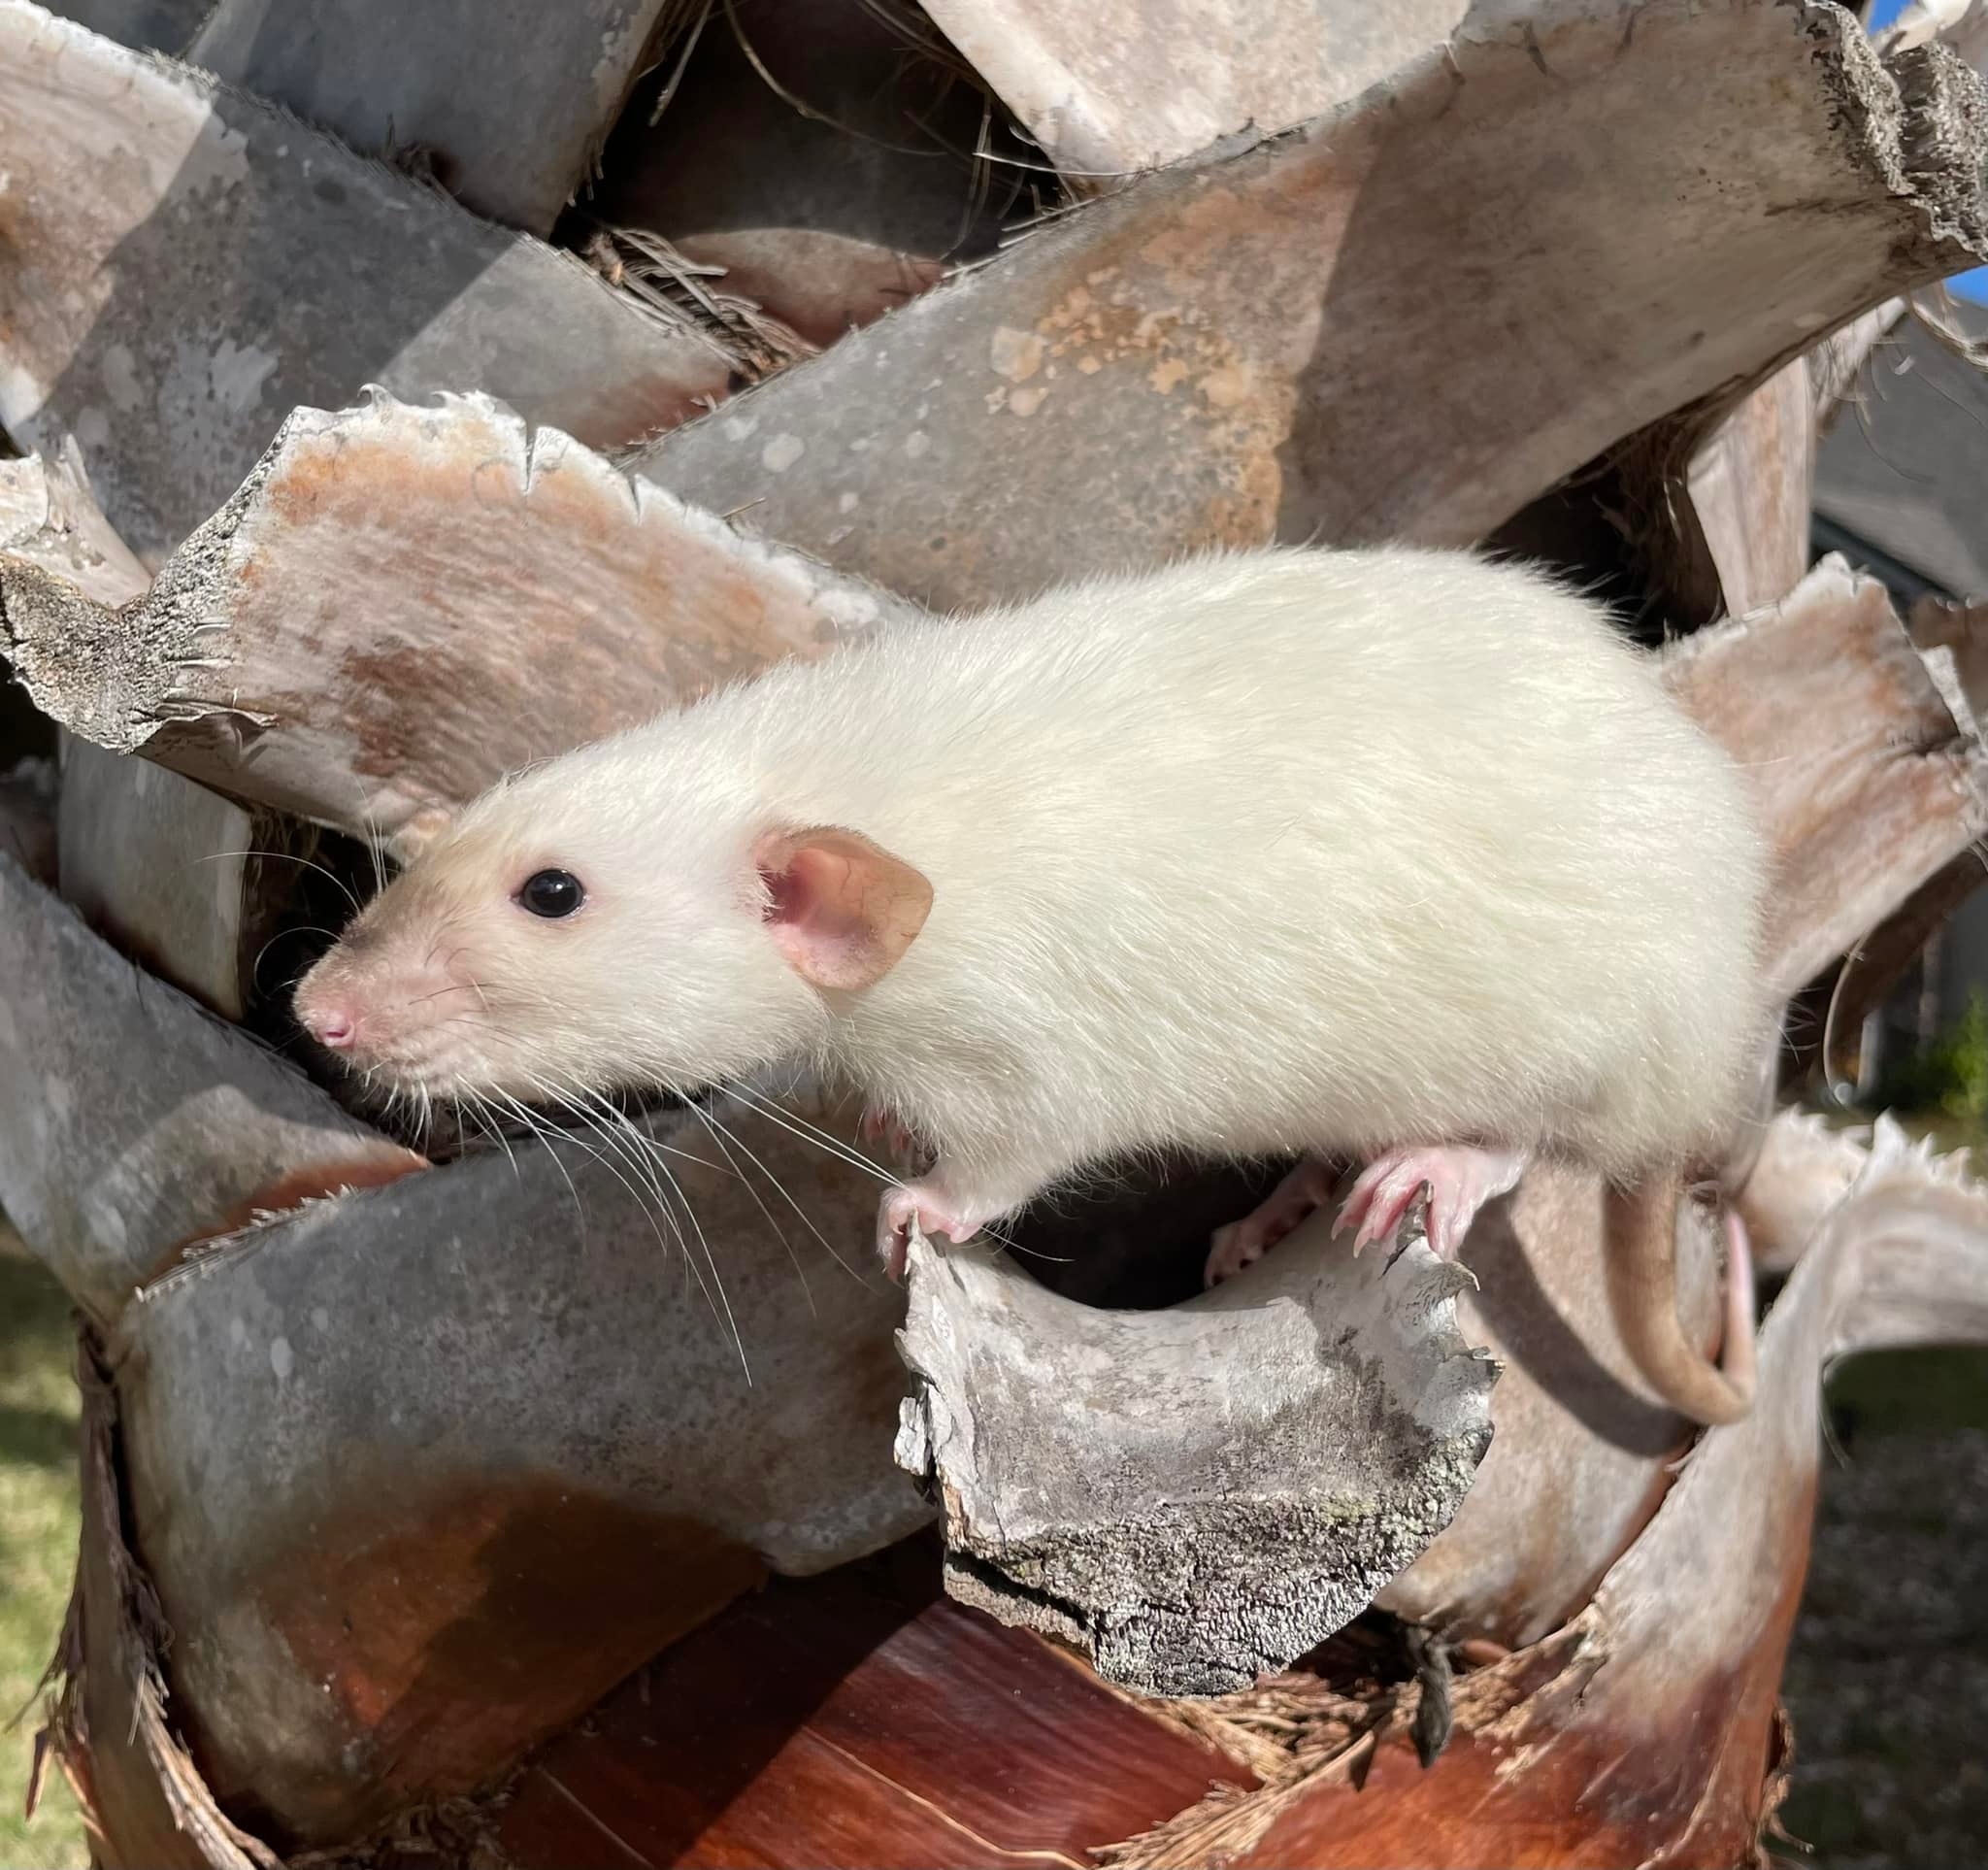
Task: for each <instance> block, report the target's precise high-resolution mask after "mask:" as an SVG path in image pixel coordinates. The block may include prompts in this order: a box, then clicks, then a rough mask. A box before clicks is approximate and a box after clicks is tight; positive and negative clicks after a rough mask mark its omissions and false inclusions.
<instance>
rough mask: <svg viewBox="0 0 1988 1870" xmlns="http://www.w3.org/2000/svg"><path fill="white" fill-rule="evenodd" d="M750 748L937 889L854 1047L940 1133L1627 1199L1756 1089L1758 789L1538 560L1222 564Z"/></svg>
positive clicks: (1051, 605)
mask: <svg viewBox="0 0 1988 1870" xmlns="http://www.w3.org/2000/svg"><path fill="white" fill-rule="evenodd" d="M720 719H724V720H728V721H729V723H730V724H729V726H727V727H726V728H725V729H724V732H725V737H726V738H727V739H728V740H729V741H730V742H731V743H732V744H733V746H734V747H735V748H736V747H737V746H739V745H740V744H742V743H749V744H750V745H751V747H752V749H753V753H752V759H753V763H754V766H755V769H756V772H757V776H758V783H759V784H760V785H763V786H764V787H765V788H766V789H765V798H766V802H767V804H768V805H769V806H770V807H771V808H772V809H773V810H774V811H775V812H776V814H784V815H787V816H790V817H793V818H797V819H799V820H800V821H803V822H807V821H814V820H825V821H829V822H835V823H841V824H845V825H849V826H852V827H856V828H860V829H861V830H863V831H864V832H865V833H866V834H867V835H869V836H871V837H873V838H875V839H876V840H877V841H878V842H879V843H880V844H882V845H884V846H886V847H887V848H888V849H890V850H892V851H893V852H896V853H897V854H898V855H900V856H902V857H903V858H904V859H905V860H906V861H907V862H909V863H911V864H913V865H915V866H917V867H918V868H919V869H920V870H921V871H923V872H924V874H925V875H926V876H927V877H928V878H929V879H930V880H931V883H932V885H933V888H934V892H935V893H934V907H933V910H932V914H931V918H930V920H929V922H928V923H927V925H926V928H925V931H924V933H923V934H922V936H921V937H920V939H919V940H918V942H917V943H916V944H914V945H913V947H912V948H911V952H909V953H908V954H907V955H906V957H905V959H904V961H903V962H902V963H900V965H899V966H898V967H897V969H896V970H895V971H894V972H893V973H892V974H891V976H890V977H889V978H888V979H886V980H885V981H883V982H881V983H879V984H878V986H877V987H876V988H874V989H873V990H872V991H871V992H870V993H869V994H867V995H866V996H865V1004H864V1006H863V1007H862V1008H861V1009H860V1012H859V1015H858V1016H857V1017H855V1018H852V1019H851V1020H850V1022H849V1024H848V1028H847V1040H846V1043H847V1046H848V1048H849V1050H850V1052H851V1054H852V1058H851V1062H853V1063H854V1064H855V1065H856V1066H857V1069H858V1070H859V1072H860V1073H861V1074H862V1075H865V1076H875V1077H880V1078H882V1079H884V1080H885V1081H886V1082H889V1081H895V1082H897V1083H899V1084H901V1085H904V1086H905V1087H906V1090H907V1102H908V1103H910V1104H911V1105H913V1106H916V1107H921V1108H923V1109H925V1110H926V1111H927V1112H928V1113H930V1114H931V1116H932V1118H933V1120H935V1121H936V1122H937V1123H938V1124H939V1126H940V1127H941V1128H942V1129H944V1128H949V1127H951V1126H952V1125H954V1124H956V1123H957V1124H966V1125H969V1126H971V1125H972V1124H975V1123H980V1124H986V1123H992V1122H996V1121H999V1122H1004V1123H1009V1124H1012V1123H1014V1122H1017V1121H1023V1120H1028V1119H1024V1118H1023V1116H1022V1114H1021V1112H1022V1107H1023V1106H1026V1108H1027V1110H1028V1111H1030V1112H1032V1113H1033V1114H1034V1119H1035V1120H1040V1121H1042V1122H1043V1123H1044V1124H1045V1125H1050V1124H1053V1125H1059V1126H1062V1127H1063V1128H1064V1129H1065V1130H1066V1131H1069V1130H1071V1129H1073V1128H1074V1129H1075V1130H1077V1131H1078V1132H1080V1134H1081V1140H1082V1142H1083V1145H1084V1147H1085V1148H1086V1150H1088V1151H1091V1152H1105V1151H1109V1150H1113V1149H1121V1148H1137V1147H1142V1146H1150V1145H1156V1144H1161V1143H1166V1142H1180V1143H1186V1144H1198V1145H1202V1146H1209V1145H1212V1146H1215V1147H1223V1148H1229V1149H1234V1150H1239V1151H1258V1150H1269V1149H1291V1150H1303V1149H1306V1148H1310V1147H1314V1146H1315V1145H1316V1144H1317V1143H1318V1141H1319V1139H1320V1137H1321V1135H1328V1136H1331V1137H1333V1138H1334V1139H1335V1140H1338V1141H1341V1142H1342V1143H1344V1144H1345V1145H1347V1146H1348V1147H1353V1148H1371V1147H1379V1146H1381V1145H1384V1144H1387V1143H1391V1142H1395V1141H1398V1140H1400V1139H1401V1138H1402V1137H1404V1136H1409V1137H1412V1136H1417V1135H1428V1136H1468V1135H1470V1134H1472V1133H1474V1132H1476V1131H1480V1130H1484V1129H1486V1128H1492V1129H1495V1130H1496V1131H1497V1132H1498V1133H1500V1134H1502V1135H1504V1136H1506V1137H1508V1138H1509V1139H1510V1140H1513V1141H1519V1142H1541V1143H1546V1144H1554V1143H1559V1144H1562V1145H1566V1146H1568V1147H1571V1148H1574V1149H1575V1150H1577V1151H1579V1152H1581V1153H1583V1154H1584V1155H1586V1156H1588V1157H1589V1158H1590V1159H1592V1160H1594V1161H1596V1162H1597V1164H1598V1166H1601V1167H1604V1168H1611V1169H1620V1170H1622V1171H1624V1172H1628V1171H1630V1170H1633V1169H1635V1168H1637V1167H1639V1166H1640V1165H1641V1164H1642V1163H1644V1162H1646V1161H1647V1160H1650V1159H1653V1158H1660V1157H1666V1156H1671V1155H1673V1154H1675V1153H1676V1152H1679V1151H1680V1150H1681V1149H1686V1148H1689V1147H1694V1146H1695V1145H1696V1143H1697V1142H1698V1141H1699V1140H1700V1138H1699V1136H1698V1134H1697V1132H1698V1131H1700V1130H1703V1131H1706V1133H1707V1134H1709V1133H1710V1132H1714V1131H1716V1129H1717V1127H1718V1126H1719V1124H1720V1123H1721V1121H1722V1120H1723V1119H1724V1118H1725V1116H1726V1114H1727V1108H1728V1103H1729V1100H1730V1099H1731V1098H1732V1097H1733V1096H1734V1095H1736V1094H1737V1089H1738V1085H1739V1081H1740V1076H1741V1071H1742V1067H1743V1064H1744V1062H1745V1059H1746V1056H1747V1052H1748V1046H1749V1044H1750V1041H1751V1038H1752V1035H1753V1032H1754V1029H1755V1020H1756V1013H1757V1009H1756V1003H1755V986H1754V978H1755V933H1756V921H1757V918H1758V913H1759V904H1760V897H1761V892H1762V884H1763V877H1762V856H1761V851H1760V846H1759V840H1758V835H1757V833H1756V831H1755V829H1754V826H1753V822H1752V819H1751V816H1750V812H1749V808H1748V803H1747V800H1746V798H1745V795H1744V790H1743V785H1742V783H1741V780H1740V777H1739V774H1738V772H1737V771H1736V769H1735V768H1734V766H1733V765H1732V763H1731V761H1730V760H1729V759H1728V758H1727V757H1726V756H1725V755H1724V754H1723V753H1722V752H1721V751H1719V750H1717V749H1716V748H1715V747H1714V746H1713V745H1712V744H1711V743H1710V742H1709V741H1708V740H1707V739H1706V737H1705V736H1704V735H1703V734H1702V733H1701V732H1700V731H1699V730H1698V729H1697V728H1696V726H1695V725H1694V724H1693V723H1692V722H1690V721H1689V720H1688V719H1687V718H1685V716H1684V715H1683V713H1682V712H1681V711H1680V710H1679V709H1678V708H1677V706H1676V705H1675V703H1674V702H1673V700H1672V699H1671V698H1670V696H1669V695H1668V693H1667V692H1666V691H1665V689H1664V687H1663V685H1662V684H1661V681H1660V679H1659V675H1658V670H1657V665H1656V663H1655V662H1654V660H1653V659H1652V658H1649V657H1647V656H1645V655H1643V654H1641V653H1640V651H1636V650H1635V649H1634V648H1632V647H1631V646H1630V645H1628V644H1627V643H1626V642H1624V641H1623V640H1622V639H1621V638H1620V637H1619V636H1618V634H1617V633H1616V631H1615V630H1614V628H1613V627H1612V625H1611V624H1610V622H1609V620H1608V618H1607V616H1606V614H1605V613H1603V612H1602V611H1601V610H1600V609H1599V607H1597V606H1595V605H1593V604H1591V603H1589V602H1588V601H1586V600H1584V599H1582V598H1580V597H1578V596H1576V595H1574V594H1573V593H1571V592H1570V591H1568V590H1566V589H1565V588H1563V587H1561V586H1559V585H1557V584H1553V583H1551V582H1549V581H1548V580H1546V579H1544V578H1542V577H1541V576H1539V575H1538V574H1535V573H1532V572H1530V571H1527V570H1525V569H1523V568H1520V567H1517V566H1512V565H1500V564H1494V563H1491V562H1489V561H1486V560H1483V559H1479V558H1476V557H1474V556H1470V555H1466V554H1461V553H1453V552H1432V551H1415V550H1410V549H1406V548H1387V549H1377V550H1372V551H1309V550H1294V551H1265V552H1250V553H1235V554H1228V555H1221V556H1215V557H1209V558H1203V559H1198V560H1194V561H1190V562H1187V563H1184V564H1180V565H1176V566H1174V567H1170V568H1167V569H1164V570H1161V571H1158V572H1154V573H1150V574H1146V575H1143V576H1139V577H1134V578H1123V579H1111V580H1102V581H1096V582H1092V583H1089V584H1080V585H1076V586H1071V587H1066V588H1064V589H1060V590H1057V591H1055V592H1052V593H1050V594H1049V595H1047V596H1045V597H1044V598H1042V599H1040V600H1038V601H1036V602H1034V603H1032V604H1029V605H1025V606H1020V607H1015V608H1011V609H1008V610H1003V611H995V612H988V613H983V614H981V615H979V616H976V617H970V618H960V619H953V620H947V621H943V622H938V621H935V622H932V623H929V624H917V625H908V626H902V627H898V628H894V629H892V630H889V631H887V632H885V633H883V634H882V635H881V636H879V637H878V639H875V640H873V641H872V642H870V643H868V644H866V645H864V646H861V647H859V648H858V649H856V650H854V651H850V652H847V653H844V654H840V655H838V656H836V657H833V658H831V659H830V660H829V661H828V662H827V663H825V664H822V665H817V666H815V667H813V668H793V669H786V670H781V671H778V672H776V673H775V674H774V675H773V676H772V677H771V678H769V679H768V680H767V681H765V682H762V683H759V684H755V685H750V686H748V687H747V688H746V689H742V690H738V691H735V693H734V695H733V696H731V697H720V698H719V701H718V703H717V705H716V708H715V710H714V711H713V714H712V721H711V724H712V726H713V727H715V726H716V725H717V724H718V723H719V721H720ZM962 1059H970V1060H975V1061H977V1066H978V1069H977V1070H971V1069H970V1070H967V1071H964V1072H963V1071H962V1070H961V1061H962ZM942 1106H944V1108H943V1109H942V1108H941V1107H942Z"/></svg>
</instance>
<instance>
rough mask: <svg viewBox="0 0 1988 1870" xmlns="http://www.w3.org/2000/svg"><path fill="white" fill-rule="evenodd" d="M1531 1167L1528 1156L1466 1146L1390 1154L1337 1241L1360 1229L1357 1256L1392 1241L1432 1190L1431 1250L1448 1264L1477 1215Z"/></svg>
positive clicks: (1349, 1212)
mask: <svg viewBox="0 0 1988 1870" xmlns="http://www.w3.org/2000/svg"><path fill="white" fill-rule="evenodd" d="M1525 1166H1526V1157H1525V1153H1524V1152H1522V1151H1518V1150H1479V1149H1474V1148H1471V1147H1469V1146H1468V1145H1463V1144H1453V1145H1450V1146H1448V1147H1445V1148H1441V1149H1415V1150H1388V1151H1386V1152H1383V1153H1382V1154H1380V1155H1376V1156H1375V1158H1374V1160H1373V1161H1372V1162H1370V1163H1368V1165H1367V1166H1366V1168H1364V1169H1363V1170H1361V1172H1360V1179H1359V1180H1358V1181H1357V1182H1355V1183H1354V1184H1353V1190H1352V1192H1351V1193H1350V1194H1349V1195H1347V1196H1346V1205H1345V1206H1344V1207H1343V1208H1342V1209H1341V1210H1340V1218H1339V1219H1338V1220H1336V1221H1335V1222H1334V1223H1333V1229H1332V1231H1333V1236H1334V1238H1335V1239H1337V1238H1338V1236H1339V1235H1341V1234H1342V1233H1343V1232H1344V1231H1345V1230H1346V1229H1347V1228H1348V1227H1352V1228H1354V1229H1356V1230H1357V1231H1356V1232H1355V1233H1354V1235H1353V1252H1356V1253H1357V1252H1359V1251H1360V1249H1361V1248H1363V1247H1365V1246H1367V1245H1368V1244H1369V1243H1370V1242H1372V1241H1376V1240H1385V1239H1387V1238H1388V1236H1389V1235H1391V1234H1392V1233H1393V1232H1394V1230H1395V1229H1396V1228H1397V1227H1399V1226H1400V1225H1401V1224H1402V1222H1403V1221H1404V1220H1405V1219H1407V1218H1408V1210H1409V1209H1410V1208H1412V1207H1413V1206H1414V1205H1415V1197H1416V1196H1417V1195H1418V1194H1420V1193H1421V1192H1422V1190H1423V1188H1424V1187H1426V1188H1427V1189H1428V1190H1429V1245H1430V1247H1431V1248H1432V1249H1433V1250H1434V1251H1435V1252H1438V1253H1439V1254H1441V1256H1442V1257H1443V1258H1444V1259H1452V1258H1454V1257H1455V1255H1456V1250H1457V1249H1458V1248H1459V1247H1460V1246H1462V1245H1463V1239H1464V1236H1465V1235H1466V1234H1467V1233H1469V1232H1470V1230H1471V1222H1472V1221H1473V1220H1474V1219H1476V1218H1477V1210H1478V1209H1480V1208H1481V1207H1483V1205H1484V1204H1485V1202H1487V1201H1489V1200H1491V1199H1492V1198H1493V1197H1494V1196H1496V1195H1502V1194H1505V1193H1507V1192H1508V1190H1509V1189H1510V1188H1512V1187H1513V1186H1514V1185H1516V1183H1517V1182H1518V1179H1519V1177H1520V1176H1521V1175H1523V1174H1524V1173H1525Z"/></svg>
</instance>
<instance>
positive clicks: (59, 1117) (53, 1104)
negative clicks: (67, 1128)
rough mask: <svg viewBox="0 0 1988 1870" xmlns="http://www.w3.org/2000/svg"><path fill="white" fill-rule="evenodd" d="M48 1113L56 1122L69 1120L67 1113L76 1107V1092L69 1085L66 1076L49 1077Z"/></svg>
mask: <svg viewBox="0 0 1988 1870" xmlns="http://www.w3.org/2000/svg"><path fill="white" fill-rule="evenodd" d="M48 1097H49V1115H50V1117H52V1118H53V1119H55V1121H56V1122H58V1123H66V1122H68V1121H69V1113H70V1112H71V1111H72V1110H74V1109H75V1108H76V1093H75V1092H74V1091H73V1090H71V1089H70V1087H69V1080H68V1079H66V1078H50V1080H49V1085H48Z"/></svg>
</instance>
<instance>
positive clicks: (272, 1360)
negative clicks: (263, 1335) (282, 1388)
mask: <svg viewBox="0 0 1988 1870" xmlns="http://www.w3.org/2000/svg"><path fill="white" fill-rule="evenodd" d="M269 1367H270V1368H271V1369H272V1370H274V1371H275V1372H276V1380H277V1382H278V1383H288V1382H289V1380H290V1372H291V1371H292V1370H294V1369H295V1368H296V1367H297V1353H296V1352H294V1351H292V1350H291V1349H290V1341H289V1339H288V1338H271V1339H270V1341H269Z"/></svg>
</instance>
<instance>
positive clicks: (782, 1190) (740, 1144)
mask: <svg viewBox="0 0 1988 1870" xmlns="http://www.w3.org/2000/svg"><path fill="white" fill-rule="evenodd" d="M692 1108H693V1109H696V1110H698V1112H699V1115H701V1116H702V1115H703V1110H702V1107H701V1106H692ZM705 1121H706V1123H707V1124H709V1125H715V1130H714V1132H713V1140H715V1141H717V1143H718V1147H719V1148H720V1149H723V1148H724V1139H729V1140H730V1141H731V1143H732V1144H733V1145H734V1146H735V1147H736V1148H738V1149H739V1150H741V1151H743V1152H745V1155H746V1160H747V1161H748V1162H750V1163H751V1164H752V1165H753V1167H755V1168H756V1169H757V1170H758V1171H759V1172H760V1174H761V1175H763V1176H765V1177H766V1179H767V1180H768V1181H769V1182H770V1183H772V1184H773V1185H774V1187H775V1189H776V1190H777V1191H778V1192H779V1197H780V1199H781V1200H782V1201H784V1202H785V1203H786V1204H787V1206H788V1207H790V1208H791V1209H793V1211H794V1213H795V1214H796V1215H798V1216H799V1217H800V1219H801V1222H802V1225H804V1226H805V1227H806V1228H807V1229H808V1231H809V1232H810V1233H811V1234H812V1235H813V1236H814V1238H815V1239H816V1240H818V1241H820V1243H821V1245H822V1247H823V1249H824V1250H825V1251H826V1252H827V1253H828V1256H829V1258H830V1259H832V1260H834V1261H835V1263H836V1264H837V1265H838V1266H840V1267H841V1268H842V1269H843V1271H844V1272H845V1273H846V1274H848V1276H849V1277H850V1278H851V1279H852V1280H854V1281H855V1282H856V1283H857V1284H858V1285H862V1284H863V1283H864V1282H863V1275H862V1274H861V1273H859V1272H858V1271H857V1270H856V1269H855V1268H854V1267H853V1266H851V1265H850V1264H849V1262H848V1261H847V1260H845V1258H844V1257H843V1256H842V1254H840V1253H839V1252H836V1250H835V1247H834V1245H833V1243H831V1241H830V1240H829V1238H828V1236H827V1235H826V1234H824V1233H823V1232H822V1231H821V1229H820V1228H819V1227H817V1226H816V1225H815V1224H814V1220H813V1218H812V1216H811V1215H810V1214H809V1213H808V1211H807V1210H806V1209H805V1208H803V1207H802V1206H801V1204H800V1203H799V1202H798V1201H796V1200H795V1199H794V1197H793V1196H792V1195H791V1194H789V1193H788V1192H787V1186H786V1184H785V1183H783V1182H782V1181H781V1180H780V1179H779V1176H777V1175H775V1174H774V1172H773V1171H772V1170H771V1169H770V1168H768V1167H767V1166H766V1164H765V1162H763V1161H762V1160H761V1159H760V1157H759V1156H758V1155H756V1154H755V1153H754V1152H752V1151H751V1150H750V1149H749V1148H747V1146H746V1140H745V1138H743V1137H742V1136H741V1135H740V1134H739V1132H738V1131H737V1130H735V1129H733V1128H732V1126H731V1125H730V1124H729V1123H727V1122H726V1121H725V1120H724V1119H723V1118H721V1117H719V1116H718V1114H717V1113H716V1112H715V1111H712V1113H711V1114H710V1115H709V1116H708V1117H706V1118H705ZM727 1155H728V1159H729V1152H727Z"/></svg>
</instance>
